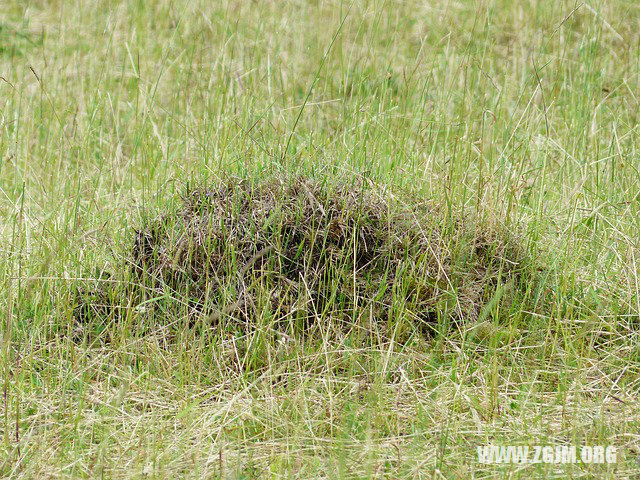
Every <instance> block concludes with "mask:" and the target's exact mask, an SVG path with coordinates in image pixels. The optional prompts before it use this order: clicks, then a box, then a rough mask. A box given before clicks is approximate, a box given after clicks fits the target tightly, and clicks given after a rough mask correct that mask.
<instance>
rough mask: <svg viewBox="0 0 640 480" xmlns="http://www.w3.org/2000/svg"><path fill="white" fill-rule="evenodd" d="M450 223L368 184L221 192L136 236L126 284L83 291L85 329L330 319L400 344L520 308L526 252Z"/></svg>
mask: <svg viewBox="0 0 640 480" xmlns="http://www.w3.org/2000/svg"><path fill="white" fill-rule="evenodd" d="M445 218H446V217H445V216H444V215H442V214H441V213H440V212H439V211H438V209H437V208H435V207H433V206H428V205H415V204H414V206H412V207H407V206H406V205H403V204H402V202H400V201H397V200H394V199H393V197H392V196H390V195H389V194H387V193H385V192H384V191H383V190H382V189H381V188H379V187H377V186H375V185H373V184H371V183H368V182H364V181H360V182H357V183H353V184H338V185H335V184H332V185H328V184H325V183H322V182H317V181H313V180H310V179H306V178H294V179H280V178H278V179H271V180H268V181H262V182H258V183H251V182H249V181H243V180H239V179H232V180H228V181H225V182H220V183H219V184H218V185H216V186H212V187H208V188H199V189H196V190H193V191H190V192H187V193H186V194H185V195H184V197H183V199H182V202H181V206H180V208H178V209H176V210H175V211H172V212H169V213H166V214H163V215H161V216H160V217H158V218H156V219H155V220H153V221H151V222H149V223H148V224H147V225H145V226H144V228H142V229H140V230H138V231H137V232H136V233H135V237H134V241H133V245H132V247H130V250H129V252H128V254H127V255H126V260H125V262H124V263H125V265H120V266H119V267H118V268H117V269H115V271H114V272H113V274H112V279H113V280H114V281H112V282H108V283H105V284H103V286H101V287H100V288H97V289H95V288H94V289H85V290H84V291H83V292H82V293H81V294H80V295H79V301H78V305H77V307H76V309H75V312H76V313H75V316H76V320H77V322H78V323H79V324H85V325H86V324H87V323H91V322H94V321H95V320H96V319H99V320H100V321H101V322H105V320H115V321H121V320H122V319H123V318H125V317H127V318H128V319H129V320H131V318H132V316H133V317H137V318H138V319H142V318H144V319H146V321H149V322H151V324H158V323H162V324H169V323H172V324H183V323H184V321H186V322H188V324H189V325H191V326H194V325H200V326H202V325H205V326H209V325H215V324H220V323H224V324H229V323H236V324H238V322H239V324H241V325H249V326H251V325H264V324H265V322H269V324H270V325H272V326H274V327H278V328H284V329H286V330H288V331H290V332H308V331H309V329H310V328H312V327H313V326H314V325H317V324H318V322H328V321H331V322H333V323H334V324H335V325H336V326H338V327H339V329H341V330H342V331H352V330H353V329H354V328H357V329H360V330H363V331H370V330H371V329H372V328H373V329H375V330H376V332H378V333H380V332H381V334H382V335H384V336H385V337H387V338H388V337H389V336H391V335H393V336H394V338H397V339H399V340H400V339H403V338H405V339H406V338H407V337H408V336H409V335H412V334H414V333H415V332H422V333H427V332H429V330H430V329H432V328H433V327H434V326H435V325H436V324H437V322H438V320H439V319H441V318H445V317H446V318H453V319H454V320H456V321H465V320H469V319H471V320H474V319H477V318H478V316H479V315H480V313H481V311H482V308H483V306H485V305H487V304H488V302H491V301H495V299H496V297H498V298H500V297H501V298H502V299H501V300H500V301H501V302H505V301H509V300H508V299H506V297H507V296H505V295H501V294H499V293H497V292H498V291H500V292H502V291H503V290H504V288H505V286H506V287H507V288H508V289H509V291H510V296H511V297H513V295H514V292H515V293H517V291H518V290H520V291H521V292H523V291H524V286H523V285H524V283H525V282H526V281H528V280H527V279H526V278H524V276H526V274H527V272H529V271H531V269H530V268H529V266H530V262H529V261H528V260H527V259H526V256H525V255H524V254H523V253H522V251H521V249H519V248H518V247H517V245H516V246H514V245H515V244H514V242H512V241H507V240H505V239H503V238H496V236H495V235H489V234H487V233H483V234H482V235H478V234H477V232H476V231H474V229H469V228H466V227H465V226H464V224H463V222H458V224H456V225H452V224H451V222H445V221H444V219H445ZM505 299H506V300H505Z"/></svg>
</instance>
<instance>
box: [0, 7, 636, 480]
mask: <svg viewBox="0 0 640 480" xmlns="http://www.w3.org/2000/svg"><path fill="white" fill-rule="evenodd" d="M639 24H640V8H639V6H638V4H637V2H634V1H631V0H615V1H601V0H595V1H590V2H586V3H576V2H573V1H558V2H537V1H530V2H519V1H508V0H495V1H477V2H449V1H436V2H420V1H417V0H408V1H404V2H392V1H382V0H371V1H368V0H363V1H356V2H353V3H352V4H351V3H341V2H339V1H337V0H336V1H334V0H327V1H308V2H307V1H291V2H289V1H286V2H268V1H262V2H250V1H243V2H204V1H191V2H185V1H173V2H169V1H166V0H158V1H153V2H143V1H134V0H128V1H122V2H98V1H96V2H86V1H75V2H62V1H50V2H35V1H34V2H18V1H13V0H7V1H5V2H3V4H2V8H0V76H1V77H2V78H0V236H1V242H0V251H1V252H2V257H1V261H0V273H1V276H0V278H1V286H0V312H2V313H1V314H0V319H1V322H2V323H1V328H2V348H1V353H0V367H1V369H2V381H3V392H4V393H3V395H2V396H0V405H1V412H2V417H1V419H0V425H1V426H2V438H1V439H0V475H1V476H3V477H11V478H51V477H55V478H57V477H65V478H94V477H102V478H122V477H126V478H176V477H185V478H220V477H222V478H266V477H271V478H522V479H526V478H610V479H620V478H636V477H637V476H638V474H640V463H639V462H638V458H639V455H640V437H639V435H638V431H639V427H640V408H639V407H638V405H640V403H639V402H638V395H639V394H640V344H639V335H638V329H639V325H638V320H639V315H640V295H639V289H640V280H639V272H640V268H639V264H640V248H639V247H640V243H639V242H640V240H639V239H640V221H639V219H640V194H639V193H638V192H640V171H639V168H640V130H639V129H640V127H639V112H640V31H639V29H638V25H639ZM227 174H233V175H237V176H240V177H247V178H252V179H256V178H261V177H267V176H272V175H289V174H302V175H307V176H311V177H314V178H321V179H323V180H326V182H327V183H328V184H334V183H335V182H336V180H341V181H344V180H348V179H352V178H365V179H369V180H371V181H372V182H375V183H376V184H379V185H386V186H387V187H388V188H389V190H390V191H391V192H394V193H395V194H397V195H398V196H399V198H405V199H406V198H415V199H417V201H420V202H428V203H430V204H433V205H437V207H438V208H439V210H440V211H442V212H443V214H442V215H443V217H442V219H443V221H444V223H445V225H446V222H449V225H451V226H452V227H453V226H454V225H455V224H456V222H457V221H458V220H459V219H461V218H465V219H466V220H465V221H466V222H470V224H472V225H474V226H475V228H477V231H478V235H480V234H481V233H483V232H492V233H496V234H497V232H500V231H510V232H512V233H513V234H514V235H517V236H518V238H522V239H523V240H522V247H523V249H524V250H526V251H527V252H528V254H529V255H531V256H532V257H534V258H537V259H538V260H539V261H540V262H541V263H542V264H544V270H543V274H544V275H545V276H546V279H545V285H547V287H548V288H547V291H545V292H544V295H545V296H546V297H545V298H548V300H549V305H548V306H545V308H544V309H543V310H540V311H530V310H529V308H528V306H527V303H526V302H525V301H522V303H521V304H517V303H516V304H515V305H513V304H511V305H510V311H509V312H508V313H505V312H504V311H499V309H500V308H501V307H500V305H502V304H503V303H502V302H501V301H497V302H493V303H492V302H489V303H488V304H487V305H488V306H487V308H485V309H484V310H483V311H482V312H481V314H480V315H479V318H477V319H475V318H471V319H469V321H467V322H460V323H451V322H448V321H447V319H446V318H444V317H443V318H442V319H441V321H440V323H439V324H438V325H437V326H438V333H437V334H436V335H434V336H433V338H430V339H423V340H421V341H420V342H416V343H413V344H411V343H410V344H406V343H402V342H395V341H393V339H391V340H390V341H384V342H380V343H378V344H376V345H369V346H365V345H359V344H355V343H352V342H350V341H348V340H349V339H348V338H343V339H341V338H329V337H328V336H327V335H319V336H317V337H314V338H311V339H305V338H289V337H288V336H281V337H278V336H269V335H264V331H265V329H260V328H258V329H255V330H253V331H248V332H245V333H242V332H240V331H235V332H232V334H229V332H224V335H223V334H222V333H220V332H217V333H216V331H208V332H204V333H202V332H200V331H196V330H195V329H193V328H189V327H188V325H186V324H185V325H182V326H180V324H179V322H177V319H171V318H169V319H166V318H165V321H166V320H168V321H169V322H171V321H172V320H176V321H174V322H173V323H174V328H173V330H171V332H170V334H161V333H162V332H153V333H152V334H149V333H148V332H144V331H141V329H139V328H137V325H136V323H135V322H130V323H125V324H122V325H117V326H113V327H112V328H114V332H116V333H117V335H116V337H115V341H98V342H89V341H80V342H78V341H74V329H75V328H76V325H75V323H74V318H73V308H74V305H73V295H72V292H73V291H74V289H76V288H78V287H81V286H83V285H86V284H87V283H88V282H90V281H92V280H93V279H97V278H103V275H104V274H105V272H111V273H113V272H114V271H115V272H117V271H118V269H119V268H121V265H122V263H121V260H122V256H123V252H126V251H127V248H130V246H131V244H132V242H133V241H134V236H135V233H134V232H135V229H138V228H141V226H142V225H145V224H146V223H147V222H149V221H152V219H154V218H156V216H157V215H158V214H159V213H161V212H166V211H172V210H173V209H175V208H177V202H178V200H179V198H180V195H181V194H182V193H183V192H184V191H185V190H186V189H187V188H188V186H192V185H202V184H207V183H212V182H215V181H216V180H217V179H218V178H219V177H223V176H225V175H227ZM160 301H162V300H160ZM134 307H135V305H134ZM259 320H260V322H262V324H263V326H266V327H269V322H270V321H271V319H270V318H269V317H268V315H265V316H264V317H263V318H260V319H259ZM158 329H159V330H162V328H161V327H160V326H159V327H158ZM232 364H234V365H241V366H242V368H231V367H230V365H232ZM258 367H259V368H258ZM487 443H494V444H520V445H545V444H553V445H555V444H572V445H582V444H587V445H598V444H601V445H609V444H611V445H615V446H617V447H618V451H619V454H618V462H617V463H616V464H615V465H586V464H575V465H544V464H535V465H525V466H522V465H481V464H479V463H478V462H477V458H476V446H479V445H484V444H487Z"/></svg>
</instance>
